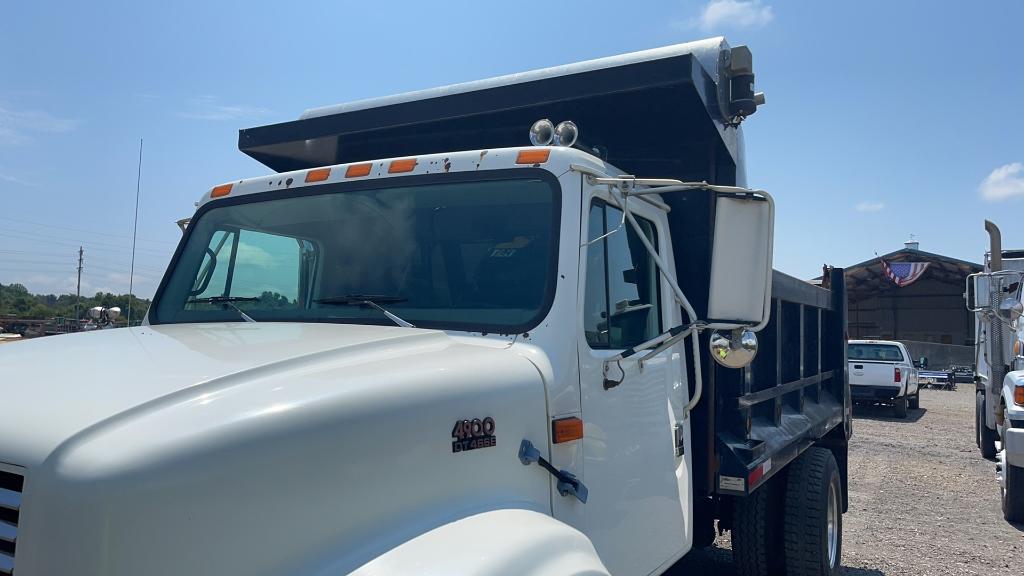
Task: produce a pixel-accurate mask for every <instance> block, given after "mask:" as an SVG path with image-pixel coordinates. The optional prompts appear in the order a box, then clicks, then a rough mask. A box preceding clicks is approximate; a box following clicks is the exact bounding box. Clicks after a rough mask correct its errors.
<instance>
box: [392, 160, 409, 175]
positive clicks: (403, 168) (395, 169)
mask: <svg viewBox="0 0 1024 576" xmlns="http://www.w3.org/2000/svg"><path fill="white" fill-rule="evenodd" d="M415 167H416V159H415V158H404V159H402V160H392V161H391V165H390V166H388V173H389V174H398V173H401V172H412V170H413V168H415Z"/></svg>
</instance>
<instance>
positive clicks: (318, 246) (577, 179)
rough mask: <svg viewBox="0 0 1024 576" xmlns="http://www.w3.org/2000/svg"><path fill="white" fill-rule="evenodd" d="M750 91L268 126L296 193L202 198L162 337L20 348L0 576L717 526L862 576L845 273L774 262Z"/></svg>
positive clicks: (279, 173) (417, 552) (154, 571)
mask: <svg viewBox="0 0 1024 576" xmlns="http://www.w3.org/2000/svg"><path fill="white" fill-rule="evenodd" d="M751 66H752V64H751V58H750V52H749V50H747V49H746V48H744V47H736V48H730V47H729V46H728V45H727V44H726V43H725V41H724V40H723V39H721V38H717V39H711V40H705V41H701V42H696V43H691V44H683V45H679V46H671V47H667V48H661V49H655V50H650V51H645V52H640V53H636V54H628V55H623V56H618V57H613V58H607V59H601V60H597V61H591V62H583V63H579V64H573V65H569V66H561V67H557V68H552V69H547V70H539V71H534V72H526V73H523V74H516V75H514V76H510V77H505V78H497V79H492V80H485V81H481V82H473V83H469V84H463V85H457V86H448V87H444V88H440V89H435V90H426V91H422V92H417V93H412V94H404V95H399V96H394V97H388V98H382V99H379V100H374V101H370V102H356V103H352V104H345V105H341V106H335V107H330V108H327V109H320V110H313V111H310V112H307V113H306V114H304V115H303V117H302V118H300V119H299V120H296V121H292V122H285V123H282V124H275V125H270V126H263V127H257V128H251V129H247V130H243V131H242V132H241V133H240V137H239V147H240V148H241V149H242V150H243V151H244V152H245V153H247V154H249V155H251V156H252V157H254V158H257V159H259V160H260V161H261V162H263V163H264V164H266V165H267V166H268V167H269V168H271V169H273V170H275V171H276V172H275V173H273V174H271V175H266V176H259V177H255V178H248V179H240V180H232V181H231V182H228V183H226V184H222V185H218V186H215V187H213V188H212V189H210V190H209V191H207V192H206V193H205V194H203V196H202V197H201V199H200V201H199V203H198V208H197V210H196V212H195V214H194V215H193V217H192V218H191V220H190V222H189V223H188V224H187V225H185V226H183V228H184V230H183V232H184V236H183V238H182V240H181V243H180V244H179V246H178V249H177V251H176V252H175V254H174V257H173V260H172V261H171V263H170V265H169V266H168V269H167V272H166V273H165V275H164V277H163V280H162V282H161V284H160V286H159V288H158V290H157V292H156V294H155V296H154V299H153V305H152V307H151V308H150V310H149V311H148V316H147V320H146V323H145V325H144V326H141V327H135V328H126V329H114V330H102V331H95V332H91V333H87V334H73V335H67V336H56V337H51V338H40V339H36V340H31V341H28V342H23V343H19V344H17V345H14V346H4V347H3V348H2V349H0V406H2V412H3V417H2V418H0V574H3V575H10V574H12V573H16V574H17V576H63V575H69V574H75V575H79V576H139V575H146V576H162V575H171V574H175V575H177V574H193V575H205V574H211V575H212V574H216V575H246V576H262V575H266V576H271V575H281V574H298V575H311V576H312V575H327V574H331V575H334V574H348V573H354V574H357V575H362V576H376V575H404V574H426V573H429V574H445V575H481V576H483V575H509V576H516V575H531V576H566V575H588V576H595V575H604V574H616V575H630V574H634V575H640V576H646V575H649V574H659V573H662V572H665V571H666V570H668V569H669V568H670V567H671V566H672V565H673V564H674V563H675V562H676V561H677V560H678V559H679V558H681V557H682V556H683V555H684V554H686V553H687V552H688V551H690V550H691V549H693V548H695V547H702V546H707V545H709V544H710V543H711V542H712V541H713V540H714V538H715V534H716V529H717V530H730V531H731V532H732V546H733V551H734V557H735V559H736V566H737V569H738V571H739V573H740V574H742V575H746V576H754V575H764V574H789V575H791V576H825V575H829V576H831V575H837V574H840V573H841V571H842V570H843V568H842V566H841V554H842V527H843V521H842V514H843V512H844V511H845V510H846V509H847V506H848V500H847V494H848V490H847V477H848V475H847V453H848V443H849V438H850V434H851V415H852V404H851V402H850V396H849V387H848V385H847V382H846V370H845V367H846V348H845V341H844V333H845V330H846V292H845V284H844V279H843V271H842V270H839V269H833V270H832V271H831V272H830V274H828V275H827V279H828V289H823V288H821V287H818V286H812V285H810V284H808V283H806V282H802V281H799V280H797V279H795V278H792V277H789V276H786V275H784V274H781V273H778V272H774V271H773V270H772V266H771V255H772V237H773V230H772V227H773V222H774V202H773V200H772V197H771V196H770V195H769V194H768V193H766V192H764V191H759V190H751V189H748V188H746V187H745V178H746V176H745V173H744V158H743V147H742V134H741V132H740V122H741V121H743V120H744V118H746V117H747V116H749V115H750V114H752V113H753V112H754V111H755V110H756V108H757V105H758V104H759V102H760V100H761V98H760V95H757V94H755V93H754V92H753V81H754V76H753V71H752V67H751ZM548 119H554V120H555V121H556V122H550V121H548ZM584 143H586V144H585V145H584ZM631 174H647V175H650V177H641V176H633V175H631ZM708 182H711V183H713V184H708Z"/></svg>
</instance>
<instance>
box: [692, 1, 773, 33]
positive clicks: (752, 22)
mask: <svg viewBox="0 0 1024 576" xmlns="http://www.w3.org/2000/svg"><path fill="white" fill-rule="evenodd" d="M774 19H775V14H774V13H773V12H772V7H771V6H769V5H767V4H763V3H762V2H761V0H710V1H709V2H708V3H707V5H705V6H704V8H703V9H702V10H701V12H700V16H698V17H697V18H694V19H693V20H691V26H695V27H697V28H700V29H701V30H703V31H705V32H715V31H718V30H721V29H722V28H725V27H729V28H760V27H762V26H764V25H766V24H768V23H769V22H771V21H772V20H774Z"/></svg>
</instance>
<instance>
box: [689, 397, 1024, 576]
mask: <svg viewBox="0 0 1024 576" xmlns="http://www.w3.org/2000/svg"><path fill="white" fill-rule="evenodd" d="M854 416H855V421H854V430H853V434H854V438H853V442H852V444H851V447H850V511H849V512H848V513H847V514H845V515H844V517H843V522H844V526H843V564H844V566H845V567H846V574H848V575H849V576H903V575H921V576H942V575H957V576H959V575H967V574H970V575H978V576H1011V575H1012V576H1021V575H1022V574H1024V525H1020V526H1013V525H1011V524H1008V523H1007V522H1006V521H1004V520H1003V514H1002V512H1001V510H1000V504H999V493H998V488H997V484H996V480H995V465H994V464H993V463H992V462H989V461H987V460H984V459H982V457H981V454H980V453H979V452H978V449H977V447H976V446H975V444H974V386H973V385H970V384H968V385H960V386H959V388H958V390H957V391H955V392H949V391H943V390H930V389H929V390H923V391H922V392H921V409H920V410H911V411H910V416H909V417H908V418H907V419H906V420H897V419H895V418H893V417H892V410H891V409H889V408H885V407H863V408H858V409H857V410H856V411H855V412H854ZM729 546H730V543H729V536H728V534H726V535H725V536H722V537H719V539H718V541H716V542H715V545H714V547H712V548H708V549H707V550H703V551H697V552H694V553H692V554H690V555H689V556H687V558H685V559H683V560H682V561H681V562H679V564H677V565H676V566H675V567H674V568H673V570H672V572H671V574H673V575H675V576H684V575H690V574H719V575H732V574H734V573H735V572H734V570H733V567H732V561H731V559H730V553H729Z"/></svg>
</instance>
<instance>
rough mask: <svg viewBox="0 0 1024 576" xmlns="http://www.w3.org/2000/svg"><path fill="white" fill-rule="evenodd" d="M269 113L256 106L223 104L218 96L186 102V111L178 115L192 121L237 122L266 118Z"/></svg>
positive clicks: (197, 98) (203, 97) (191, 99)
mask: <svg viewBox="0 0 1024 576" xmlns="http://www.w3.org/2000/svg"><path fill="white" fill-rule="evenodd" d="M269 112H270V111H269V110H267V109H266V108H257V107H255V106H246V105H241V104H235V105H227V104H221V103H219V102H218V101H217V97H216V96H196V97H195V98H189V99H188V100H187V101H186V102H185V110H183V111H181V112H179V113H178V115H179V116H181V117H182V118H189V119H191V120H237V119H239V118H254V117H257V116H264V115H266V114H268V113H269Z"/></svg>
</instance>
